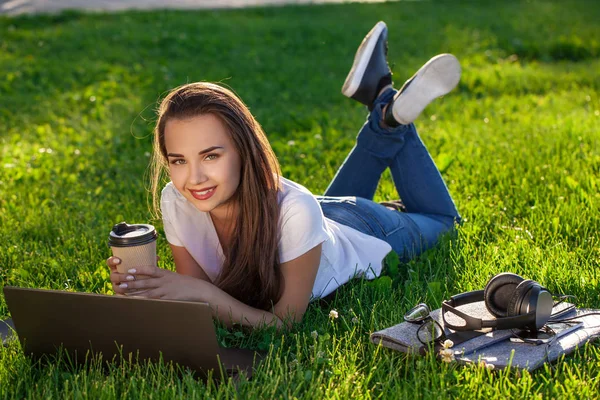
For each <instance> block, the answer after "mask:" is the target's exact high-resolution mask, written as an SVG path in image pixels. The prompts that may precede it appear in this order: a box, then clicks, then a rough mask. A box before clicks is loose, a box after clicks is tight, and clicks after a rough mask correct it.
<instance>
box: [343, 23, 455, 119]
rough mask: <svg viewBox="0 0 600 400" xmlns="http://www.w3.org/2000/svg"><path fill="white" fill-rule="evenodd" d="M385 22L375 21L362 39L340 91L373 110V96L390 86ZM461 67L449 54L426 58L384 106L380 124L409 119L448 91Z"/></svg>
mask: <svg viewBox="0 0 600 400" xmlns="http://www.w3.org/2000/svg"><path fill="white" fill-rule="evenodd" d="M387 32H388V31H387V26H386V25H385V23H384V22H383V21H380V22H378V23H377V24H376V25H375V26H374V27H373V28H372V29H371V31H370V32H369V33H368V34H367V36H365V38H364V39H363V41H362V42H361V44H360V46H359V48H358V50H357V51H356V55H355V57H354V63H353V65H352V68H351V70H350V72H349V73H348V76H347V77H346V80H345V82H344V85H343V87H342V93H343V94H344V95H345V96H347V97H350V98H352V99H354V100H356V101H358V102H360V103H362V104H364V105H366V106H367V108H368V109H369V111H372V110H373V107H374V103H375V100H376V99H377V98H378V97H379V96H381V95H382V94H383V93H384V92H385V91H386V90H388V89H389V88H391V87H393V82H392V79H391V77H392V72H391V70H390V68H389V65H388V62H387V49H388V46H387ZM460 74H461V68H460V63H459V62H458V59H457V58H456V57H455V56H453V55H452V54H440V55H437V56H435V57H433V58H432V59H430V60H429V61H427V62H426V63H425V64H424V65H423V66H422V67H421V68H420V69H419V70H418V71H417V73H416V74H414V75H413V76H412V77H411V78H410V79H409V80H407V81H406V82H405V83H404V85H403V86H402V88H401V89H400V90H399V91H398V92H397V93H396V94H395V96H394V97H393V98H392V99H391V100H390V101H389V102H388V103H387V104H385V105H384V107H383V112H382V119H381V121H380V123H379V124H380V126H381V127H383V128H394V127H397V126H399V125H408V124H410V123H412V122H413V121H414V120H415V119H417V117H418V116H419V115H420V114H421V112H423V110H424V109H425V107H427V105H428V104H429V103H431V102H432V101H433V100H435V99H436V98H438V97H441V96H443V95H445V94H447V93H449V92H450V91H451V90H452V89H454V88H455V87H456V85H457V84H458V82H459V80H460Z"/></svg>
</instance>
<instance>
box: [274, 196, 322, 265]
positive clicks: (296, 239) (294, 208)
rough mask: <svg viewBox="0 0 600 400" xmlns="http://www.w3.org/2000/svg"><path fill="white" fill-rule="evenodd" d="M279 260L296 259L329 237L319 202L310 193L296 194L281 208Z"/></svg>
mask: <svg viewBox="0 0 600 400" xmlns="http://www.w3.org/2000/svg"><path fill="white" fill-rule="evenodd" d="M280 221H281V237H280V239H279V262H280V263H284V262H287V261H291V260H293V259H296V258H298V257H300V256H301V255H303V254H304V253H306V252H307V251H309V250H310V249H312V248H313V247H315V246H317V245H318V244H320V243H323V242H324V241H326V240H328V239H329V235H328V233H327V230H326V226H325V218H324V217H323V211H322V210H321V207H320V206H319V203H318V202H317V200H316V199H315V198H314V196H312V195H310V194H303V195H301V196H296V197H294V198H293V199H290V201H288V202H287V204H286V203H284V204H283V205H282V208H281V216H280Z"/></svg>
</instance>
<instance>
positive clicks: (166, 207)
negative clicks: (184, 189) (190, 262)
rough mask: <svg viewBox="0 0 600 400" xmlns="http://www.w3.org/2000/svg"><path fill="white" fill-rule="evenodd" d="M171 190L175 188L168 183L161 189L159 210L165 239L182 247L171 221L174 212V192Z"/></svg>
mask: <svg viewBox="0 0 600 400" xmlns="http://www.w3.org/2000/svg"><path fill="white" fill-rule="evenodd" d="M173 190H176V189H174V188H173V187H172V186H170V185H167V186H165V188H164V189H163V190H162V192H161V196H160V211H161V214H162V220H163V226H164V230H165V236H166V237H167V241H168V242H169V243H170V244H172V245H173V246H180V247H183V243H182V242H181V240H179V237H178V236H177V233H176V232H175V227H174V226H173V222H172V221H173V218H174V213H175V193H173Z"/></svg>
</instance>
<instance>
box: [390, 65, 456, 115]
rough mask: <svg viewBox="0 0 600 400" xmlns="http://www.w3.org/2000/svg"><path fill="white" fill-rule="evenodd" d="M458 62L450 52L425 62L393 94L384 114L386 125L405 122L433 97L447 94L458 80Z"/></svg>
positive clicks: (418, 112)
mask: <svg viewBox="0 0 600 400" xmlns="http://www.w3.org/2000/svg"><path fill="white" fill-rule="evenodd" d="M460 72H461V69H460V63H459V62H458V59H457V58H456V57H454V56H453V55H452V54H440V55H437V56H435V57H433V58H432V59H431V60H429V61H427V63H425V65H423V66H422V67H421V69H419V70H418V71H417V73H416V74H415V75H413V77H412V78H410V79H409V80H408V81H406V83H405V84H404V86H402V89H400V90H399V91H398V93H396V95H395V96H394V99H393V100H392V101H391V102H390V105H388V108H387V110H386V113H385V117H384V118H385V123H386V124H387V125H388V126H398V125H399V124H402V125H408V124H410V123H411V122H413V121H414V120H415V119H417V117H418V116H419V114H421V112H422V111H423V110H424V109H425V107H427V105H428V104H429V103H431V102H432V101H433V100H434V99H436V98H438V97H441V96H443V95H445V94H447V93H449V92H450V91H451V90H452V89H454V88H455V87H456V85H457V84H458V81H459V80H460Z"/></svg>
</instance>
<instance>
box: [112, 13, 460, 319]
mask: <svg viewBox="0 0 600 400" xmlns="http://www.w3.org/2000/svg"><path fill="white" fill-rule="evenodd" d="M386 55H387V27H386V26H385V24H384V23H383V22H379V23H378V24H377V25H375V27H374V28H373V29H372V30H371V31H370V32H369V34H368V35H367V36H366V37H365V39H364V40H363V42H362V43H361V45H360V47H359V49H358V51H357V53H356V56H355V60H354V64H353V66H352V69H351V71H350V73H349V75H348V77H347V79H346V82H345V83H344V86H343V88H342V92H343V94H344V95H346V96H348V97H351V98H353V99H355V100H357V101H360V102H361V103H363V104H365V105H366V106H367V107H368V108H369V110H370V114H369V117H368V119H367V121H366V123H365V124H364V126H363V127H362V129H361V130H360V132H359V134H358V137H357V142H356V146H355V147H354V148H353V149H352V151H351V152H350V154H349V155H348V157H347V158H346V160H345V161H344V163H343V164H342V166H341V167H340V169H339V170H338V172H337V174H336V175H335V177H334V178H333V181H332V182H331V184H330V185H329V187H328V188H327V190H326V192H325V194H324V196H313V195H312V194H311V193H310V192H309V191H308V190H307V189H306V188H304V187H303V186H302V185H300V184H298V183H295V182H292V181H290V180H288V179H286V178H284V177H282V176H281V173H280V169H279V165H278V163H277V158H276V157H275V154H274V153H273V151H272V149H271V147H270V145H269V143H268V141H267V138H266V136H265V134H264V132H263V130H262V128H261V126H260V125H259V123H258V122H257V121H256V120H255V119H254V117H253V116H252V115H251V114H250V112H249V110H248V108H247V107H246V106H245V105H244V103H242V101H241V100H240V99H239V98H237V97H236V96H235V95H234V94H233V93H232V92H231V91H229V90H228V89H225V88H223V87H221V86H218V85H215V84H211V83H191V84H187V85H183V86H181V87H178V88H176V89H174V90H173V91H172V92H171V93H170V94H169V95H168V96H167V97H166V98H165V99H164V100H163V101H162V103H161V105H160V108H159V111H158V122H157V124H156V128H155V148H154V150H155V154H154V158H155V162H156V164H155V165H156V166H157V169H156V173H155V175H154V189H155V190H154V195H155V197H154V199H155V206H156V205H157V203H158V201H157V190H158V189H159V188H158V185H159V183H158V182H159V174H160V168H161V167H165V168H166V169H168V174H169V177H170V179H171V181H170V182H169V183H168V184H167V185H166V186H165V187H164V188H163V189H162V195H161V199H160V211H161V213H162V217H163V222H164V230H165V234H166V237H167V240H168V241H169V244H170V247H171V250H172V252H173V258H174V261H175V269H176V272H172V271H169V270H165V269H161V268H157V267H150V266H139V267H136V268H135V269H132V270H130V271H129V274H119V273H118V272H117V271H116V265H117V264H118V263H119V262H120V260H118V259H116V258H114V257H111V258H109V259H108V260H107V263H108V265H109V266H110V268H111V269H112V273H111V278H110V279H111V281H112V283H113V288H114V291H115V293H117V294H124V295H127V294H129V293H135V292H139V291H140V290H143V291H144V292H143V293H141V294H139V295H140V296H143V297H148V298H162V299H172V300H189V301H204V302H208V303H209V304H210V305H211V307H212V308H213V311H214V315H215V317H217V318H219V319H221V320H222V321H223V322H225V323H226V324H233V323H238V324H243V325H248V326H259V325H263V324H276V325H277V326H282V325H283V324H284V323H288V322H290V321H300V320H301V319H302V316H303V314H304V312H305V310H306V308H307V306H308V303H309V302H310V301H311V300H312V299H316V298H320V297H323V296H326V295H328V294H330V293H332V292H333V291H334V290H336V289H337V288H338V287H339V286H340V285H342V284H344V283H346V282H348V281H349V280H350V279H352V278H353V277H356V276H363V277H365V278H367V279H373V278H375V277H377V276H378V275H379V274H380V273H381V269H382V261H383V259H384V257H385V256H386V254H387V253H388V252H390V251H391V250H394V251H396V252H397V253H398V254H399V255H400V256H401V257H403V258H409V257H412V256H415V255H417V254H419V253H420V252H421V251H422V250H424V249H426V248H427V247H430V246H431V245H433V244H435V242H436V240H437V238H438V236H439V235H440V234H441V233H443V232H445V231H448V230H450V229H452V228H453V226H454V224H455V222H459V219H460V217H459V215H458V212H457V210H456V207H455V205H454V203H453V201H452V199H451V197H450V195H449V193H448V190H447V188H446V185H445V184H444V182H443V180H442V178H441V176H440V174H439V172H438V170H437V168H436V167H435V165H434V163H433V161H432V159H431V157H430V156H429V154H428V152H427V150H426V148H425V146H424V145H423V143H422V142H421V140H420V139H419V137H418V136H417V132H416V130H415V127H414V125H413V124H412V121H413V120H414V119H415V118H417V116H418V115H419V114H420V112H421V111H422V110H423V109H424V108H425V106H426V105H427V104H428V103H429V102H430V101H432V100H433V99H434V98H436V97H439V96H441V95H443V94H445V93H447V92H449V91H450V90H452V88H454V87H455V86H456V84H457V83H458V80H459V78H460V65H459V64H458V61H457V60H456V58H455V57H454V56H452V55H449V54H444V55H440V56H437V57H434V58H433V59H431V60H430V61H429V62H428V63H427V64H425V65H424V66H423V67H422V68H421V69H420V70H419V71H418V72H417V73H416V74H415V75H414V76H413V77H412V78H411V79H410V80H409V81H408V82H407V83H406V84H405V85H404V86H403V88H402V89H401V90H400V91H396V90H394V89H393V88H392V79H391V71H390V70H389V67H388V64H387V59H386ZM388 167H389V168H390V170H391V173H392V177H393V180H394V183H395V185H396V188H397V190H398V193H399V194H400V197H401V198H402V202H403V203H404V207H405V211H406V212H401V211H400V210H399V209H398V208H399V207H393V206H394V203H388V206H387V207H386V206H384V205H382V204H378V203H375V202H373V201H372V198H373V195H374V193H375V190H376V188H377V184H378V182H379V179H380V176H381V173H382V172H383V171H384V170H385V168H388ZM395 204H399V202H397V203H395ZM389 205H391V206H392V207H390V206H389ZM138 275H145V276H149V277H150V278H149V279H143V280H141V279H140V280H136V276H138Z"/></svg>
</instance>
